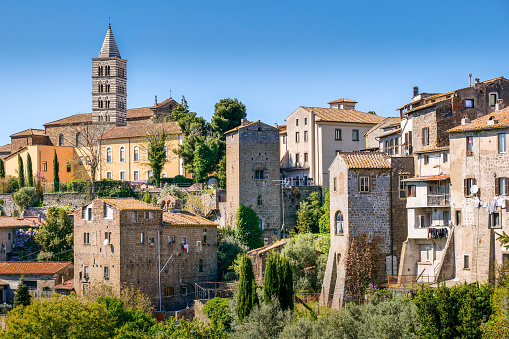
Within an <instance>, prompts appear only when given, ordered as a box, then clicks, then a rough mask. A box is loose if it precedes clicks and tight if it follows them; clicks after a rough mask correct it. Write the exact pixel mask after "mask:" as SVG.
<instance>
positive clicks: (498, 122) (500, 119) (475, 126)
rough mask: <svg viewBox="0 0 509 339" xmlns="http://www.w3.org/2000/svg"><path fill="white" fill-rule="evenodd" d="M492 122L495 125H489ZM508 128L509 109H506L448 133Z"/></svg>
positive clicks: (457, 127)
mask: <svg viewBox="0 0 509 339" xmlns="http://www.w3.org/2000/svg"><path fill="white" fill-rule="evenodd" d="M490 120H492V121H493V124H491V125H488V122H489V121H490ZM507 127H509V107H506V108H504V109H501V110H499V111H494V112H492V113H490V114H488V115H485V116H482V117H480V118H477V119H475V120H472V121H470V123H467V124H463V125H459V126H456V127H454V128H451V129H449V130H447V131H446V132H449V133H455V132H463V131H474V130H483V129H496V128H507Z"/></svg>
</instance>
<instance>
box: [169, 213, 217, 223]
mask: <svg viewBox="0 0 509 339" xmlns="http://www.w3.org/2000/svg"><path fill="white" fill-rule="evenodd" d="M163 222H164V223H165V224H166V225H167V226H217V224H216V223H214V222H213V221H211V220H209V219H205V218H203V217H200V216H199V215H196V214H193V213H191V212H187V211H175V212H164V213H163Z"/></svg>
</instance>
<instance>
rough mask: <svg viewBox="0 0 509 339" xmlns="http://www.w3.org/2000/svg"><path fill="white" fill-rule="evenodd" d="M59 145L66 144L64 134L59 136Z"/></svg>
mask: <svg viewBox="0 0 509 339" xmlns="http://www.w3.org/2000/svg"><path fill="white" fill-rule="evenodd" d="M58 146H64V135H63V134H60V135H59V136H58Z"/></svg>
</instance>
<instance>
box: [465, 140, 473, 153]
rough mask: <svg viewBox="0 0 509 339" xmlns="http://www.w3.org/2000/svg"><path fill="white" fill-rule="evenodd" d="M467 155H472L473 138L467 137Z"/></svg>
mask: <svg viewBox="0 0 509 339" xmlns="http://www.w3.org/2000/svg"><path fill="white" fill-rule="evenodd" d="M466 140H467V155H472V150H473V148H474V137H467V139H466Z"/></svg>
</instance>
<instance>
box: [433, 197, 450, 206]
mask: <svg viewBox="0 0 509 339" xmlns="http://www.w3.org/2000/svg"><path fill="white" fill-rule="evenodd" d="M450 205H451V195H450V194H428V206H450Z"/></svg>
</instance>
